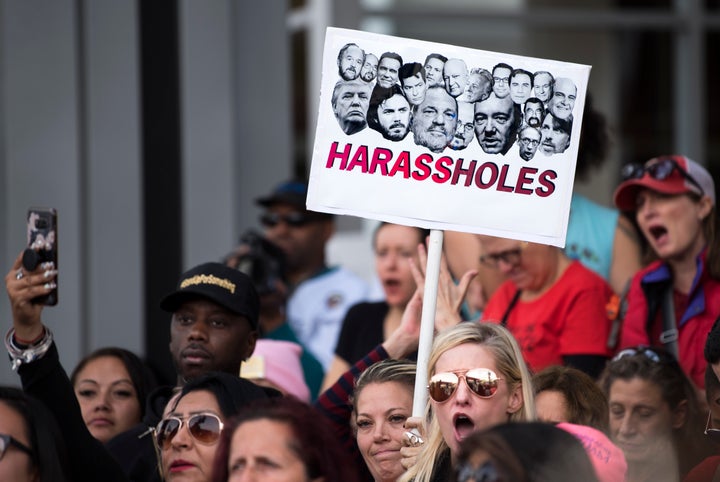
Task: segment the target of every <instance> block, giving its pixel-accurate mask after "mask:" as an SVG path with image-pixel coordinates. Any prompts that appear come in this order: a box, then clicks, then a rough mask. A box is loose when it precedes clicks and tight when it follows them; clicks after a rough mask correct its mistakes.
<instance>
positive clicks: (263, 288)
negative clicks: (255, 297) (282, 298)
mask: <svg viewBox="0 0 720 482" xmlns="http://www.w3.org/2000/svg"><path fill="white" fill-rule="evenodd" d="M230 259H233V260H234V261H235V263H236V264H235V268H236V269H237V270H238V271H240V272H242V273H245V274H246V275H248V276H249V277H250V279H251V280H252V283H253V286H254V287H255V290H256V291H257V292H258V294H259V295H266V294H270V293H273V292H275V291H276V290H277V287H276V284H275V283H276V282H277V281H278V280H279V281H283V282H284V278H285V254H284V253H283V251H282V250H281V249H280V248H279V247H277V246H276V245H275V244H273V243H272V242H270V241H268V240H267V239H265V238H264V237H263V236H262V235H261V234H259V233H258V232H256V231H253V230H248V231H246V232H245V233H243V234H242V236H240V246H239V247H238V249H237V250H236V251H235V252H233V253H232V254H230V255H228V256H227V257H226V261H227V260H230Z"/></svg>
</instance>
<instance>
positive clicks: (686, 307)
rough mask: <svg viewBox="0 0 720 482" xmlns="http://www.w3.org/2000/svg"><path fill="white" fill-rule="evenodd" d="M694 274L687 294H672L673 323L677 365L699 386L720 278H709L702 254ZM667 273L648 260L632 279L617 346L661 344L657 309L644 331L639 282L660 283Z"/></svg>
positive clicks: (717, 309) (718, 305) (719, 304)
mask: <svg viewBox="0 0 720 482" xmlns="http://www.w3.org/2000/svg"><path fill="white" fill-rule="evenodd" d="M697 263H698V275H697V276H696V280H695V281H694V282H693V287H692V289H691V290H690V293H689V294H688V295H687V296H686V297H683V296H682V295H680V296H679V294H678V293H674V297H673V300H674V302H675V312H676V314H675V323H676V324H677V325H678V350H679V353H680V360H679V361H680V366H682V368H683V370H684V371H685V374H686V375H687V376H688V377H689V378H690V379H691V380H692V381H693V382H694V383H695V385H697V386H698V387H700V388H704V387H705V366H706V365H707V363H706V362H705V357H704V354H703V353H704V350H705V340H706V339H707V335H708V333H709V332H710V329H711V328H712V326H713V323H714V322H715V319H717V317H718V315H720V281H718V280H716V279H713V278H711V277H710V276H709V275H708V274H707V271H706V270H705V253H703V254H702V255H701V256H699V257H698V261H697ZM669 276H670V274H669V268H668V267H667V265H666V264H664V263H662V262H661V261H655V262H654V263H651V264H650V265H649V266H648V267H646V268H645V269H643V270H641V271H639V272H638V273H637V274H635V276H634V277H633V279H632V283H631V284H630V290H629V291H628V296H627V301H628V310H627V313H626V314H625V319H624V320H623V327H622V333H621V335H620V348H627V347H630V346H635V345H651V346H662V343H660V340H659V336H660V332H661V331H662V314H661V313H660V311H661V310H658V313H657V314H656V316H655V319H654V320H653V322H652V323H651V328H650V334H649V335H648V332H647V319H648V300H647V299H646V298H645V292H644V291H643V285H651V284H653V283H659V282H662V281H664V280H666V279H668V277H669Z"/></svg>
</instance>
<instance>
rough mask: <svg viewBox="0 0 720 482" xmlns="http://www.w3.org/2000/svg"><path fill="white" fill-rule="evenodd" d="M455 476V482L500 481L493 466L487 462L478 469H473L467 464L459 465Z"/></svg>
mask: <svg viewBox="0 0 720 482" xmlns="http://www.w3.org/2000/svg"><path fill="white" fill-rule="evenodd" d="M457 474H458V476H457V482H471V481H472V482H500V480H502V479H501V478H500V475H499V474H498V472H497V469H496V468H495V464H493V463H492V462H491V461H489V460H488V461H487V462H485V463H484V464H482V465H481V466H480V467H473V466H472V465H471V464H470V463H467V462H466V463H463V464H460V466H459V467H458V469H457Z"/></svg>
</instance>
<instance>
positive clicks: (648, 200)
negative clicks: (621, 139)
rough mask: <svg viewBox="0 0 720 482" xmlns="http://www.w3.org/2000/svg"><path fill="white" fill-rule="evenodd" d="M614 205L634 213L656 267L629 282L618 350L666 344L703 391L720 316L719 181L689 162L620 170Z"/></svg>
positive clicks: (662, 160)
mask: <svg viewBox="0 0 720 482" xmlns="http://www.w3.org/2000/svg"><path fill="white" fill-rule="evenodd" d="M623 176H624V178H625V181H624V182H623V183H622V184H620V186H618V188H617V190H616V191H615V195H614V198H615V205H616V206H617V207H618V208H619V209H620V210H623V211H630V212H632V213H634V215H635V220H636V222H637V224H638V227H639V228H640V231H641V232H642V234H643V236H644V238H645V240H646V241H647V244H648V247H649V249H650V251H651V254H652V256H653V257H654V258H655V261H653V262H652V263H650V264H649V265H648V266H647V267H646V268H644V269H643V270H641V271H639V272H638V273H637V274H636V275H635V276H634V277H633V279H632V282H631V285H630V289H629V292H628V295H627V314H626V315H625V320H624V322H623V328H622V333H621V337H620V348H625V347H629V346H634V345H639V344H644V345H651V346H663V347H665V348H666V349H667V350H668V351H670V353H672V354H673V355H675V357H676V358H677V359H678V360H679V361H680V365H681V366H682V368H683V370H685V373H686V374H687V375H688V376H689V377H690V379H691V380H692V381H693V382H694V383H695V385H697V386H698V387H699V388H703V387H704V386H705V381H704V374H705V364H706V363H705V360H704V358H703V349H704V347H705V339H706V337H707V334H708V332H709V331H710V329H711V328H712V325H713V322H714V321H715V319H716V318H717V317H718V315H720V243H718V240H717V239H716V236H717V232H718V229H719V228H718V224H719V223H718V215H717V212H716V208H715V183H714V182H713V179H712V177H711V176H710V173H708V171H707V170H706V169H705V168H704V167H702V166H701V165H700V164H698V163H696V162H694V161H692V160H690V159H688V158H687V157H685V156H679V155H674V156H663V157H657V158H654V159H650V160H649V161H647V162H646V163H645V164H644V165H639V164H629V165H627V166H625V167H624V168H623Z"/></svg>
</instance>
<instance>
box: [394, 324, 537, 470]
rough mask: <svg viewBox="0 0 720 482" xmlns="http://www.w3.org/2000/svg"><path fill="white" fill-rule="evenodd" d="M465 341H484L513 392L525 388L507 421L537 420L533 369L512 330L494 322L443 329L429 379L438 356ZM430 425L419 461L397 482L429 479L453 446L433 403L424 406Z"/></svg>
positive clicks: (433, 351)
mask: <svg viewBox="0 0 720 482" xmlns="http://www.w3.org/2000/svg"><path fill="white" fill-rule="evenodd" d="M466 343H473V344H477V345H482V347H483V348H485V349H486V350H488V351H489V352H490V353H491V354H492V356H493V358H495V363H496V365H497V369H498V371H499V372H500V373H499V374H498V375H500V376H501V377H502V378H504V379H505V380H507V383H508V388H509V390H510V391H511V392H512V391H513V390H515V389H516V388H517V387H518V386H520V387H521V389H522V396H523V405H522V408H521V409H520V410H518V411H517V412H515V413H512V414H510V416H509V417H508V421H510V422H520V421H531V420H535V403H534V398H533V390H532V383H531V378H530V372H529V371H528V368H527V365H526V364H525V361H524V360H523V357H522V353H521V352H520V347H519V346H518V344H517V342H516V341H515V338H514V337H513V336H512V334H510V332H509V331H508V330H507V329H506V328H504V327H503V326H501V325H498V324H495V323H473V322H465V323H460V324H458V325H455V326H454V327H452V328H448V329H447V330H445V331H443V332H441V333H440V334H439V335H438V336H437V338H435V341H434V342H433V346H432V350H431V351H430V357H429V360H428V380H429V379H430V377H431V376H432V375H433V374H434V372H435V365H436V364H437V361H438V359H439V358H440V357H441V356H442V355H443V354H444V353H445V352H446V351H448V350H450V349H451V348H455V347H457V346H460V345H464V344H466ZM425 422H426V426H427V431H426V435H427V436H426V439H427V440H426V442H425V444H424V445H423V448H422V450H421V451H420V453H419V454H418V457H417V463H416V464H415V465H414V466H413V467H411V468H410V469H408V470H407V472H405V474H404V475H403V476H402V477H400V479H399V481H398V482H409V481H411V480H414V481H415V482H430V480H431V478H432V475H433V471H434V469H435V466H436V465H437V463H438V461H439V460H440V458H441V457H442V456H443V455H444V454H445V453H446V452H447V451H449V450H450V448H449V447H448V444H447V443H446V442H445V440H444V439H443V436H442V433H441V432H440V425H439V424H438V422H437V419H436V418H435V417H434V416H433V413H432V405H431V404H430V403H429V402H428V403H427V405H426V407H425Z"/></svg>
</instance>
